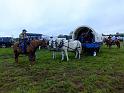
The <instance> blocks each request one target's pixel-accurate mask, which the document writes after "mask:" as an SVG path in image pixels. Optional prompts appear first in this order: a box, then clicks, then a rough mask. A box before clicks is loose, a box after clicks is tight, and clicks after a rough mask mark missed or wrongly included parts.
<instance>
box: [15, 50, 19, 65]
mask: <svg viewBox="0 0 124 93" xmlns="http://www.w3.org/2000/svg"><path fill="white" fill-rule="evenodd" d="M18 56H19V54H18V53H17V51H16V52H15V62H16V63H18Z"/></svg>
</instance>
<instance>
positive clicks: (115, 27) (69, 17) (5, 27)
mask: <svg viewBox="0 0 124 93" xmlns="http://www.w3.org/2000/svg"><path fill="white" fill-rule="evenodd" d="M81 25H88V26H90V27H91V28H93V29H94V30H95V31H96V32H98V33H105V34H110V33H116V32H124V0H0V36H14V37H18V35H19V33H20V32H21V31H22V29H27V31H28V32H32V33H42V34H45V35H59V34H69V33H70V32H71V31H74V30H75V29H76V28H77V27H79V26H81Z"/></svg>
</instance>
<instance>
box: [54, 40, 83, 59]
mask: <svg viewBox="0 0 124 93" xmlns="http://www.w3.org/2000/svg"><path fill="white" fill-rule="evenodd" d="M53 44H55V45H53V46H55V47H56V48H59V49H60V50H61V53H62V59H61V60H64V54H65V55H66V58H67V61H68V60H69V57H68V51H74V52H76V55H75V58H79V59H80V54H81V51H82V45H81V42H80V41H78V40H74V41H68V40H63V39H56V41H55V43H53ZM55 56H56V55H55V51H54V52H53V58H55Z"/></svg>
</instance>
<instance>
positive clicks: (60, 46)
mask: <svg viewBox="0 0 124 93" xmlns="http://www.w3.org/2000/svg"><path fill="white" fill-rule="evenodd" d="M64 44H65V43H64V41H63V40H61V42H60V45H59V48H62V47H63V46H64V47H67V49H71V50H77V49H78V48H81V47H76V49H73V48H71V47H69V40H68V46H65V45H64ZM77 46H78V45H77Z"/></svg>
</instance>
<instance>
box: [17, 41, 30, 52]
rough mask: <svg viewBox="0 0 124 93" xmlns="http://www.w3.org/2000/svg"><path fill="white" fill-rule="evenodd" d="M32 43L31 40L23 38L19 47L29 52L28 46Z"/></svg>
mask: <svg viewBox="0 0 124 93" xmlns="http://www.w3.org/2000/svg"><path fill="white" fill-rule="evenodd" d="M29 44H30V42H29V41H25V40H21V41H20V42H19V48H20V49H21V51H22V53H26V52H27V46H28V45H29Z"/></svg>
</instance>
